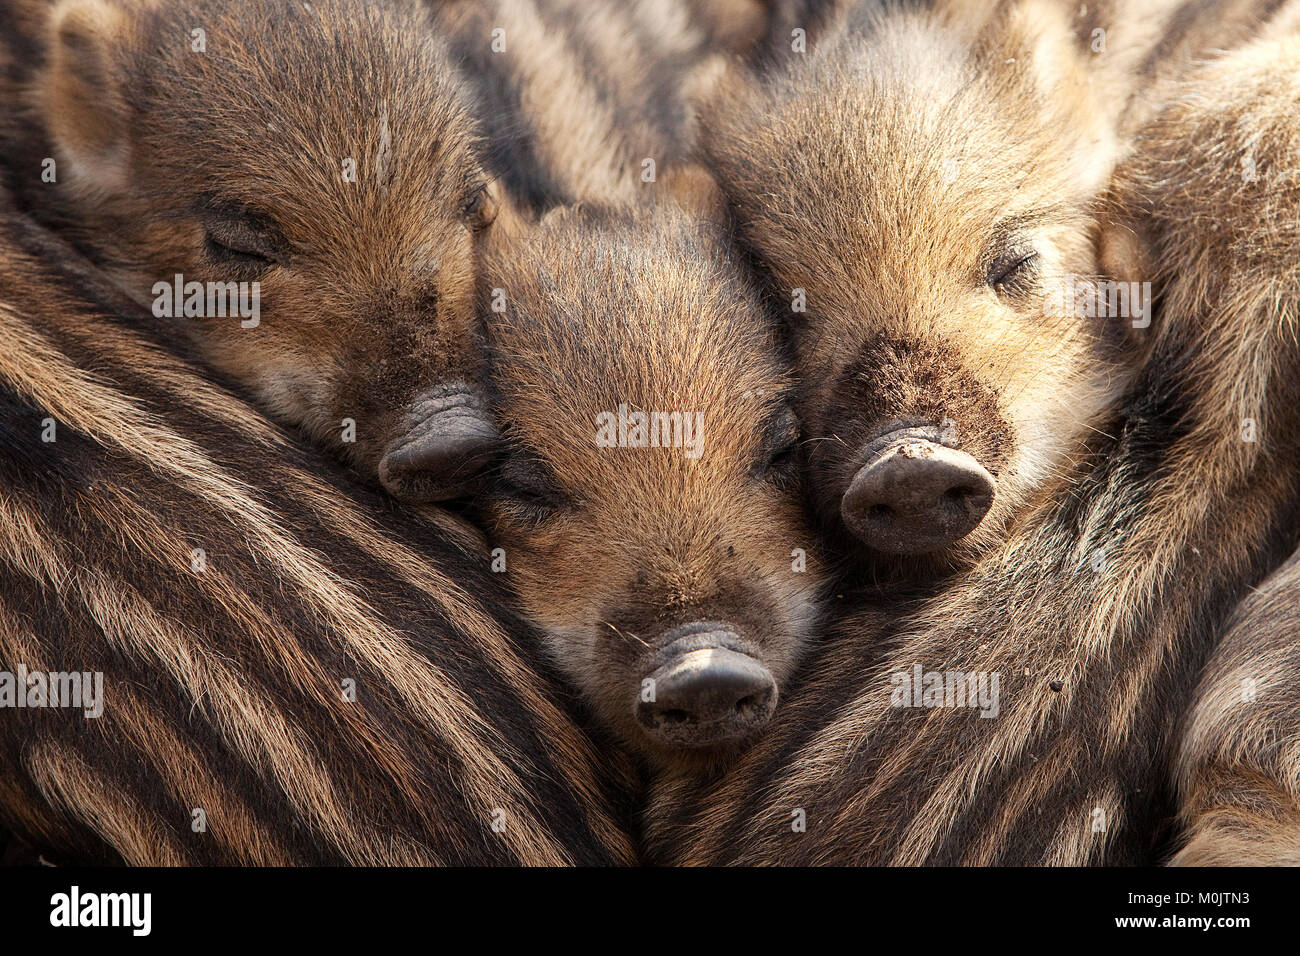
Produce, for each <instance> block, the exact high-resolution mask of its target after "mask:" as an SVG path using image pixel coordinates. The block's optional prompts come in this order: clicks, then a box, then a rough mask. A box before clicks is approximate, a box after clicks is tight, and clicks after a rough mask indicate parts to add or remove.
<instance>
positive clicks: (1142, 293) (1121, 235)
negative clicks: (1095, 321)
mask: <svg viewBox="0 0 1300 956" xmlns="http://www.w3.org/2000/svg"><path fill="white" fill-rule="evenodd" d="M1097 263H1098V265H1099V267H1100V269H1101V272H1102V275H1103V276H1104V277H1105V278H1106V279H1108V280H1110V281H1113V282H1120V283H1124V284H1126V285H1127V287H1128V290H1129V296H1128V302H1129V309H1128V312H1127V314H1126V315H1125V316H1123V317H1122V318H1121V319H1120V320H1119V321H1121V322H1122V323H1123V326H1122V328H1121V329H1120V330H1119V331H1121V332H1122V333H1123V335H1124V336H1125V338H1127V339H1130V340H1131V341H1132V342H1133V344H1134V345H1135V346H1137V347H1138V350H1139V353H1141V352H1144V351H1145V349H1146V348H1147V347H1148V346H1149V345H1150V344H1151V342H1152V341H1153V339H1154V335H1153V333H1154V331H1155V325H1154V321H1155V317H1154V315H1153V312H1154V302H1153V300H1154V298H1155V296H1154V290H1155V287H1156V282H1155V254H1154V248H1153V244H1152V240H1151V238H1150V236H1149V235H1148V234H1147V231H1146V229H1145V228H1144V226H1143V225H1142V223H1141V222H1140V221H1139V220H1138V219H1136V218H1132V217H1128V216H1124V215H1120V214H1111V215H1109V216H1104V217H1103V218H1102V220H1101V222H1100V228H1099V231H1098V234H1097Z"/></svg>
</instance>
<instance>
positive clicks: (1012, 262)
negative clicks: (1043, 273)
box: [985, 250, 1038, 291]
mask: <svg viewBox="0 0 1300 956" xmlns="http://www.w3.org/2000/svg"><path fill="white" fill-rule="evenodd" d="M1037 261H1038V253H1037V252H1034V251H1032V250H1031V251H1029V252H1025V251H1023V250H1018V251H1015V252H1011V253H1007V254H1006V255H1002V256H999V257H998V258H997V259H995V260H994V261H993V263H992V264H991V265H990V266H989V269H988V273H987V276H986V278H985V281H986V282H987V283H988V284H989V285H990V286H992V287H993V288H994V289H997V290H999V291H1003V290H1006V291H1019V288H1018V287H1019V286H1020V285H1021V284H1022V283H1023V282H1024V281H1026V280H1027V279H1028V278H1029V277H1030V276H1031V275H1032V274H1033V266H1034V265H1035V263H1036V262H1037Z"/></svg>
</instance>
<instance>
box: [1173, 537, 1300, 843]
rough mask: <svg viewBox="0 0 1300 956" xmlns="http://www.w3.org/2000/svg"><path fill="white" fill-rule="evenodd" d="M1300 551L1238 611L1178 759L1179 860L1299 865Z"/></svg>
mask: <svg viewBox="0 0 1300 956" xmlns="http://www.w3.org/2000/svg"><path fill="white" fill-rule="evenodd" d="M1297 588H1300V557H1297V556H1294V555H1293V556H1292V558H1291V560H1290V561H1288V562H1287V563H1286V564H1285V565H1283V566H1282V567H1281V568H1280V569H1279V570H1277V571H1275V572H1274V573H1273V574H1272V575H1270V576H1269V578H1268V580H1266V581H1265V582H1264V583H1263V584H1262V585H1261V586H1260V587H1259V588H1258V589H1257V590H1256V591H1255V592H1254V593H1252V594H1251V595H1250V596H1249V597H1247V598H1246V600H1245V601H1243V602H1242V603H1241V605H1240V606H1239V607H1238V608H1237V610H1236V611H1235V612H1234V613H1233V616H1232V620H1231V621H1230V622H1229V627H1228V629H1227V632H1226V634H1225V636H1224V638H1223V639H1222V641H1220V643H1219V645H1218V647H1216V648H1215V651H1214V656H1213V657H1212V658H1211V659H1210V663H1209V665H1208V666H1207V667H1206V668H1205V672H1204V673H1203V674H1202V675H1201V681H1200V686H1199V687H1198V688H1197V692H1196V697H1195V700H1194V702H1193V704H1192V707H1191V708H1190V709H1189V712H1188V719H1187V721H1186V723H1185V725H1184V726H1183V728H1182V730H1181V734H1180V737H1181V739H1180V743H1179V750H1178V758H1177V765H1176V776H1177V782H1178V794H1179V815H1180V818H1181V823H1182V825H1183V828H1184V845H1183V846H1182V848H1181V849H1180V850H1179V851H1178V853H1177V854H1176V855H1175V856H1174V858H1173V861H1172V862H1173V863H1174V864H1176V865H1179V866H1278V865H1288V866H1300V773H1298V772H1297V770H1298V769H1300V698H1298V697H1297V694H1296V686H1297V683H1298V682H1300V630H1298V629H1297V626H1296V593H1297Z"/></svg>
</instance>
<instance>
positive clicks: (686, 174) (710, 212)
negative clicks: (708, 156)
mask: <svg viewBox="0 0 1300 956" xmlns="http://www.w3.org/2000/svg"><path fill="white" fill-rule="evenodd" d="M663 187H664V193H665V194H666V195H667V196H669V197H670V198H671V199H672V201H673V202H675V203H676V204H677V205H678V206H680V207H681V208H682V209H685V210H686V211H687V212H689V213H692V214H694V215H696V216H699V217H700V218H701V219H711V220H713V221H714V222H724V221H726V219H727V200H726V197H724V196H723V194H722V190H721V189H720V188H719V187H718V183H717V180H715V179H714V178H713V174H712V173H710V172H709V171H708V170H707V169H705V168H704V167H703V166H701V165H700V164H698V163H683V164H682V165H680V166H674V167H672V168H671V169H670V170H668V172H666V173H665V174H664V178H663Z"/></svg>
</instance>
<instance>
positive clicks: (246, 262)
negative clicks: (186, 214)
mask: <svg viewBox="0 0 1300 956" xmlns="http://www.w3.org/2000/svg"><path fill="white" fill-rule="evenodd" d="M199 220H200V222H202V224H203V255H204V258H205V259H207V261H208V262H209V264H210V265H211V266H212V267H213V268H214V269H222V270H227V271H229V272H233V273H236V276H235V277H236V278H247V279H254V278H257V277H258V276H259V275H261V274H262V273H263V272H265V271H266V270H267V269H269V268H271V266H274V265H283V264H284V262H285V255H286V251H287V250H286V244H285V242H284V239H283V237H282V236H281V235H280V232H279V230H278V229H277V228H276V226H275V224H274V223H273V222H271V221H269V220H268V219H267V218H266V217H265V216H263V215H260V214H258V213H255V212H253V211H251V210H249V209H246V208H245V207H243V206H242V205H239V204H232V203H229V202H221V201H217V200H208V201H206V202H205V203H204V204H203V205H202V206H201V208H200V209H199Z"/></svg>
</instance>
